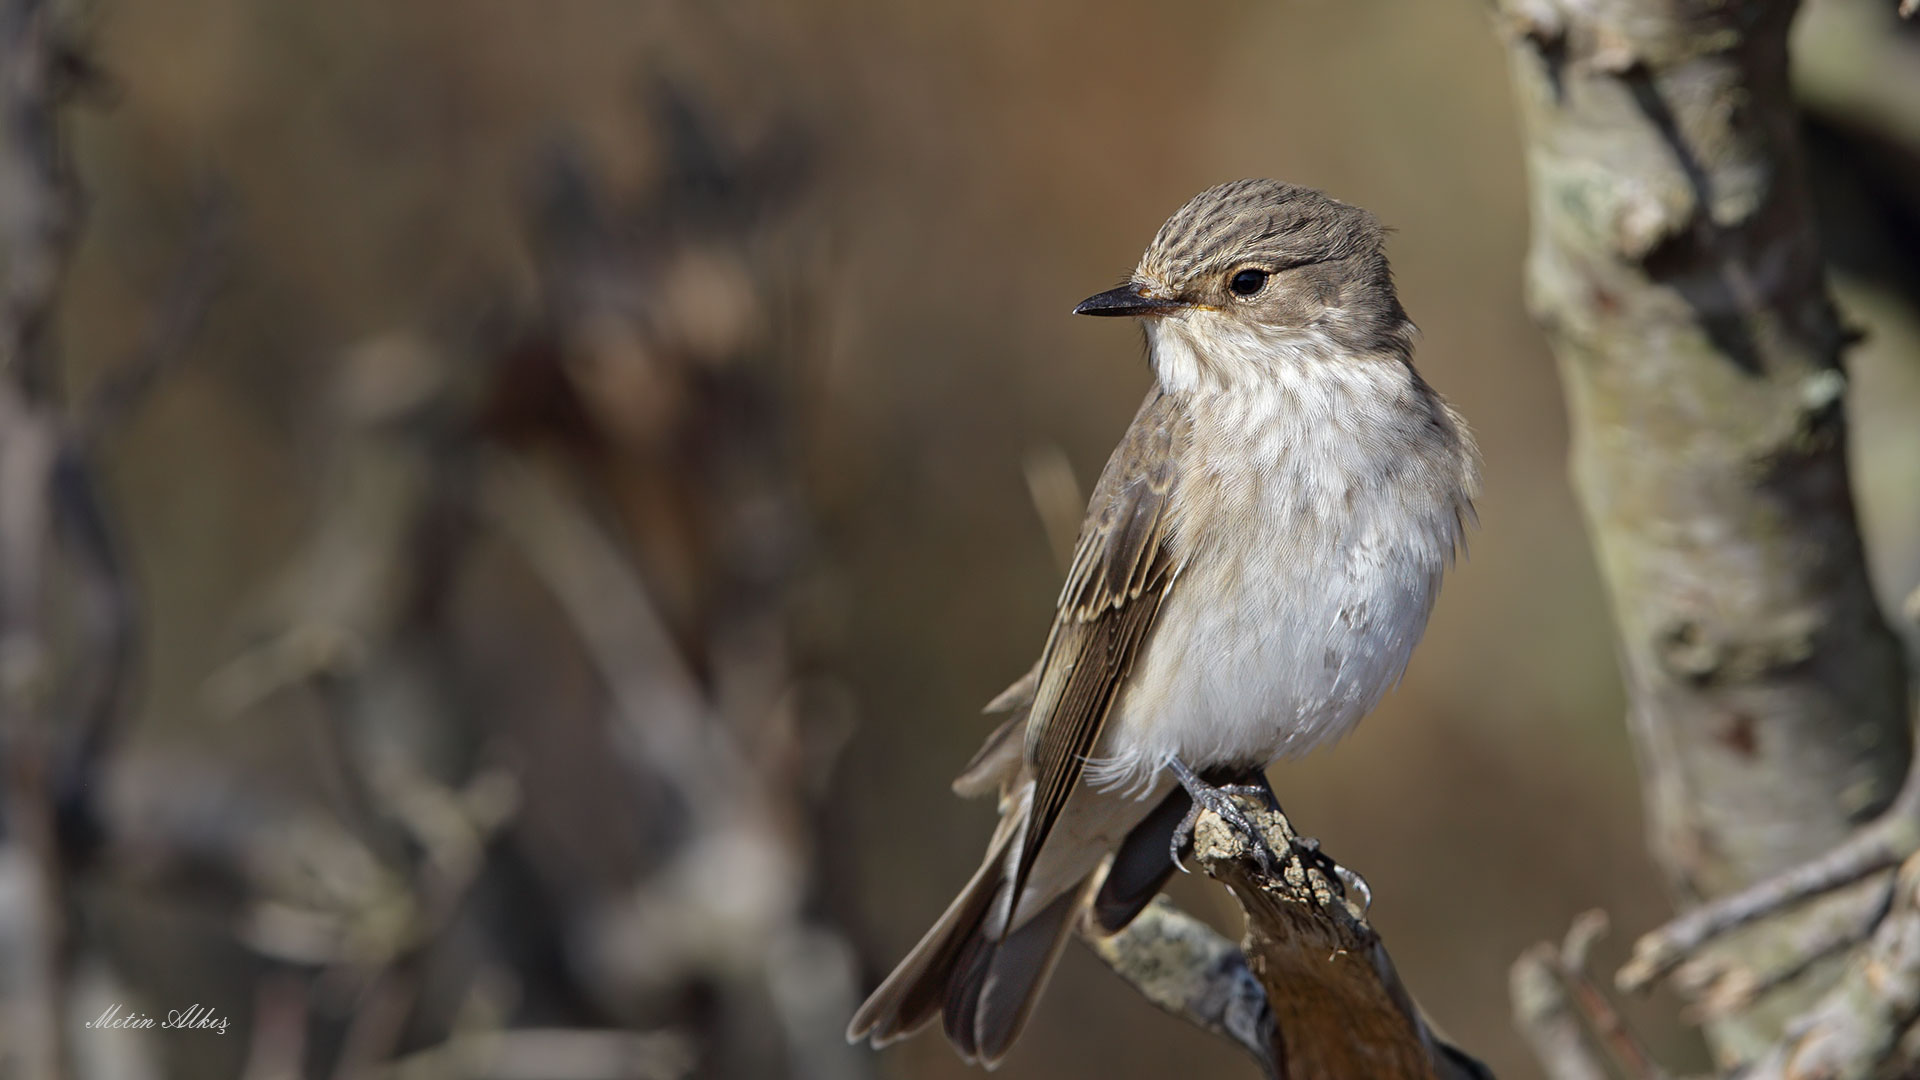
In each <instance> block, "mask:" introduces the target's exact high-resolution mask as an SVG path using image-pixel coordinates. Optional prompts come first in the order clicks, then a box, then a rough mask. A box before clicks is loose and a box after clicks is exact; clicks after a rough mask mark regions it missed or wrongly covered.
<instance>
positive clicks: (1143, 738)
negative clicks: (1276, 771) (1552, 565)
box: [1088, 362, 1461, 790]
mask: <svg viewBox="0 0 1920 1080" xmlns="http://www.w3.org/2000/svg"><path fill="white" fill-rule="evenodd" d="M1419 392H1420V391H1418V390H1416V388H1415V386H1414V384H1413V380H1412V377H1411V374H1410V372H1409V371H1408V370H1407V369H1406V368H1404V367H1403V366H1401V365H1398V364H1397V363H1396V364H1386V363H1383V364H1362V365H1353V364H1328V363H1324V362H1321V363H1307V364H1300V365H1294V364H1288V365H1284V366H1283V369H1282V370H1281V371H1280V373H1279V374H1278V375H1276V376H1274V377H1271V378H1268V379H1264V380H1262V381H1261V382H1260V384H1258V385H1257V386H1253V387H1249V386H1245V385H1242V386H1239V387H1237V388H1234V389H1232V390H1231V391H1227V390H1205V389H1201V390H1193V391H1189V394H1190V395H1191V399H1190V401H1189V404H1190V407H1191V411H1192V415H1193V417H1194V435H1193V444H1192V446H1191V447H1190V448H1189V452H1188V453H1187V454H1185V455H1183V461H1184V463H1185V464H1184V467H1183V470H1182V476H1181V481H1180V485H1179V488H1178V489H1177V490H1176V492H1175V502H1174V513H1175V517H1174V530H1175V531H1174V535H1173V539H1172V542H1173V545H1174V548H1175V551H1176V552H1177V553H1178V555H1179V556H1180V557H1181V559H1182V563H1183V568H1182V569H1181V571H1180V577H1179V578H1178V579H1177V580H1176V582H1175V585H1174V587H1173V589H1172V590H1171V592H1170V594H1169V596H1168V598H1167V600H1166V602H1165V604H1164V606H1163V607H1162V609H1161V612H1160V615H1159V618H1158V620H1157V621H1156V624H1155V627H1154V630H1153V631H1152V634H1151V637H1150V638H1149V639H1148V641H1147V643H1146V645H1145V647H1144V651H1143V653H1142V655H1141V657H1140V658H1139V660H1138V661H1137V662H1136V664H1135V666H1134V669H1133V676H1132V678H1131V679H1130V680H1129V685H1128V688H1127V689H1126V690H1125V691H1124V692H1123V696H1122V697H1121V699H1120V701H1119V702H1118V703H1117V704H1116V709H1115V715H1114V717H1113V718H1112V720H1111V722H1110V723H1109V726H1108V730H1107V735H1106V737H1105V738H1103V739H1102V745H1101V747H1100V749H1099V750H1098V752H1097V757H1096V760H1095V761H1093V762H1092V763H1091V765H1090V768H1089V773H1088V777H1089V780H1090V781H1091V782H1093V783H1095V784H1097V785H1102V786H1106V785H1113V786H1119V787H1125V788H1130V789H1134V790H1144V789H1145V788H1146V786H1147V785H1148V784H1150V783H1151V781H1152V777H1153V776H1154V774H1155V773H1157V772H1158V771H1159V770H1160V769H1161V768H1163V767H1164V766H1165V764H1166V762H1167V760H1168V759H1170V758H1172V757H1176V756H1177V757H1179V758H1180V759H1181V760H1182V761H1184V762H1186V763H1187V764H1188V765H1190V766H1192V767H1194V768H1196V769H1205V768H1207V767H1209V766H1214V765H1228V764H1231V765H1245V766H1264V765H1265V764H1267V763H1269V762H1271V761H1273V760H1275V759H1277V758H1280V757H1284V756H1291V755H1295V754H1300V753H1304V752H1306V751H1308V750H1311V749H1313V748H1314V747H1316V746H1319V745H1322V744H1324V743H1327V742H1330V741H1332V740H1334V739H1337V738H1339V737H1340V736H1342V735H1344V734H1346V733H1347V732H1348V731H1349V730H1351V729H1352V728H1353V726H1354V724H1356V723H1357V722H1358V721H1359V720H1360V718H1361V717H1362V716H1364V715H1365V714H1366V713H1367V712H1368V711H1370V710H1371V709H1372V708H1373V707H1374V705H1376V704H1377V703H1378V702H1379V700H1380V698H1381V696H1382V695H1383V694H1385V693H1386V691H1387V690H1388V689H1389V688H1390V687H1392V686H1393V685H1394V684H1395V683H1396V682H1398V681H1399V678H1400V675H1401V672H1402V671H1404V670H1405V668H1406V664H1407V659H1408V657H1409V656H1410V655H1411V653H1412V651H1413V647H1414V644H1415V643H1416V642H1417V641H1418V640H1419V638H1420V635H1421V632H1422V631H1423V630H1424V629H1425V627H1426V622H1427V615H1428V613H1429V612H1430V611H1431V610H1432V608H1433V601H1434V597H1435V595H1436V593H1437V592H1438V590H1439V585H1440V577H1441V573H1442V571H1443V570H1444V568H1445V566H1446V564H1447V562H1448V561H1449V559H1450V558H1451V555H1452V552H1453V549H1454V545H1455V543H1456V541H1457V539H1458V531H1459V523H1458V502H1457V498H1456V495H1457V493H1458V490H1459V484H1460V476H1461V470H1460V461H1459V456H1458V455H1459V453H1460V449H1459V446H1458V445H1457V444H1449V445H1445V446H1434V445H1432V443H1433V439H1432V434H1433V433H1432V432H1431V431H1430V430H1429V431H1422V430H1421V428H1423V427H1424V426H1425V425H1426V423H1427V421H1426V413H1425V411H1424V410H1422V409H1416V408H1409V406H1408V400H1409V395H1413V394H1416V393H1419ZM1422 436H1424V441H1423V439H1422V438H1421V437H1422Z"/></svg>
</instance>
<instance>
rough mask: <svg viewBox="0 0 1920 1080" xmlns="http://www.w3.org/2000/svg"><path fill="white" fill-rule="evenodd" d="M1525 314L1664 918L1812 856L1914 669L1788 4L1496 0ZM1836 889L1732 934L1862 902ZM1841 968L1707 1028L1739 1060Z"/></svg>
mask: <svg viewBox="0 0 1920 1080" xmlns="http://www.w3.org/2000/svg"><path fill="white" fill-rule="evenodd" d="M1498 6H1499V9H1500V17H1501V18H1502V19H1503V20H1504V21H1505V22H1506V23H1507V28H1508V29H1510V31H1511V32H1510V34H1509V54H1510V60H1511V64H1512V69H1513V73H1514V80H1515V85H1516V91H1517V97H1518V99H1519V108H1520V114H1521V116H1522V119H1523V125H1524V132H1525V137H1526V142H1527V161H1528V170H1529V176H1530V181H1531V187H1532V212H1533V229H1534V238H1533V247H1532V251H1531V254H1530V256H1529V263H1528V274H1527V281H1528V293H1529V304H1530V307H1531V309H1532V311H1533V313H1534V315H1535V317H1536V318H1537V319H1538V320H1539V321H1540V323H1541V325H1542V326H1543V328H1544V329H1545V330H1546V333H1547V336H1548V338H1549V341H1550V342H1551V345H1552V348H1553V351H1554V354H1555V357H1556V358H1557V360H1558V362H1559V367H1560V373H1561V378H1562V382H1563V385H1564V386H1565V390H1566V397H1567V408H1568V413H1569V419H1570V423H1571V427H1572V433H1573V446H1572V473H1573V479H1574V483H1575V487H1576V488H1577V490H1578V494H1579V497H1580V500H1581V503H1582V506H1583V507H1584V510H1585V513H1586V516H1587V523H1588V529H1589V532H1590V534H1591V535H1592V537H1593V542H1594V548H1595V551H1596V553H1597V554H1598V556H1599V560H1600V565H1601V568H1602V571H1603V573H1604V576H1605V578H1606V583H1607V587H1608V589H1609V592H1610V596H1611V600H1612V605H1613V612H1614V618H1615V621H1616V624H1617V626H1618V629H1619V640H1620V656H1621V665H1622V669H1623V671H1624V674H1625V678H1626V681H1627V685H1628V690H1629V694H1630V698H1631V703H1632V704H1631V713H1630V717H1629V726H1630V728H1631V731H1632V735H1633V740H1634V744H1635V747H1636V751H1637V753H1638V756H1639V761H1640V766H1641V770H1642V781H1643V788H1644V792H1645V797H1646V812H1647V819H1648V820H1647V824H1648V829H1649V833H1650V844H1651V847H1652V851H1653V854H1654V857H1655V859H1656V860H1657V861H1658V862H1659V864H1660V865H1661V867H1662V868H1663V870H1664V871H1665V873H1666V875H1667V877H1668V879H1669V883H1670V886H1671V888H1672V891H1673V894H1674V897H1675V899H1676V901H1677V902H1678V903H1679V904H1680V905H1681V906H1683V907H1686V906H1691V905H1694V904H1696V903H1698V902H1700V901H1702V900H1704V899H1708V898H1712V897H1715V896H1720V895H1724V894H1726V893H1728V892H1731V891H1734V890H1737V889H1739V888H1741V887H1742V886H1745V885H1748V884H1750V883H1752V882H1754V881H1756V880H1758V879H1761V878H1763V877H1767V876H1769V875H1771V874H1774V873H1776V872H1779V871H1781V870H1784V869H1786V868H1788V867H1791V866H1794V865H1796V864H1798V863H1800V862H1802V861H1804V860H1806V859H1808V858H1810V857H1812V856H1814V855H1817V854H1819V853H1821V852H1823V851H1826V850H1828V849H1830V848H1831V847H1833V846H1834V845H1835V844H1836V843H1838V842H1839V841H1840V840H1841V839H1842V838H1843V837H1845V836H1846V835H1848V834H1849V833H1850V832H1851V831H1852V830H1854V829H1855V828H1856V827H1857V826H1859V825H1860V824H1861V823H1863V822H1864V821H1866V820H1868V819H1869V818H1871V817H1872V816H1873V815H1874V814H1875V813H1876V812H1878V811H1879V810H1880V809H1882V808H1883V807H1884V806H1886V804H1887V803H1888V801H1889V800H1890V799H1891V798H1892V796H1893V795H1894V793H1895V791H1896V790H1897V788H1898V787H1899V785H1900V782H1901V779H1902V777H1903V776H1904V775H1905V773H1906V770H1907V762H1908V757H1909V754H1910V749H1911V738H1910V735H1909V730H1908V726H1907V720H1906V711H1905V701H1906V687H1907V682H1906V672H1905V670H1904V664H1903V659H1902V656H1901V651H1900V648H1899V645H1898V643H1897V642H1896V640H1895V638H1894V636H1893V635H1892V634H1891V633H1890V632H1889V630H1888V628H1887V626H1886V624H1885V622H1884V621H1883V619H1882V617H1881V614H1880V612H1879V610H1878V609H1877V607H1876V606H1875V602H1874V598H1873V594H1872V591H1871V589H1870V587H1869V583H1868V579H1867V571H1866V564H1865V561H1864V558H1863V553H1862V549H1861V542H1860V537H1859V533H1858V530H1857V528H1856V524H1855V517H1854V507H1853V499H1852V493H1851V491H1850V489H1849V486H1848V476H1847V451H1846V431H1847V427H1846V419H1845V411H1844V407H1843V399H1844V396H1845V391H1846V387H1847V380H1846V374H1845V371H1844V370H1843V368H1842V366H1841V362H1840V360H1841V352H1842V349H1843V347H1844V345H1845V341H1846V335H1845V333H1844V332H1843V330H1842V328H1841V326H1840V323H1839V320H1838V318H1837V316H1836V314H1835V311H1834V308H1833V305H1832V303H1831V301H1830V300H1829V298H1828V294H1827V291H1826V286H1825V281H1824V276H1823V266H1822V260H1821V251H1820V245H1819V241H1818V237H1817V236H1816V234H1815V230H1814V226H1813V220H1812V216H1811V210H1810V207H1809V205H1808V199H1807V193H1806V190H1805V184H1804V182H1803V173H1804V169H1803V161H1802V155H1801V147H1800V145H1799V141H1798V134H1797V128H1796V120H1795V112H1794V109H1793V106H1792V102H1791V101H1790V99H1789V97H1788V89H1787V31H1788V27H1789V24H1790V22H1791V20H1792V16H1793V14H1794V10H1795V8H1796V6H1797V5H1796V3H1795V0H1738V2H1727V0H1588V2H1583V3H1579V4H1574V3H1571V2H1568V0H1499V5H1498ZM1860 903H1861V900H1860V897H1859V894H1858V892H1857V891H1856V892H1843V893H1839V894H1836V895H1834V896H1831V897H1829V898H1827V899H1826V900H1823V901H1822V902H1821V903H1819V904H1815V905H1810V906H1809V907H1807V908H1806V909H1803V910H1801V911H1799V912H1796V913H1794V914H1792V915H1790V916H1788V917H1785V918H1781V919H1776V920H1773V921H1771V922H1769V923H1768V924H1765V925H1764V926H1761V927H1758V928H1755V929H1753V930H1750V931H1748V932H1746V933H1744V934H1742V935H1740V936H1739V937H1737V938H1735V939H1732V940H1730V941H1729V942H1728V943H1727V944H1726V945H1725V946H1724V947H1727V948H1736V949H1741V950H1744V951H1746V953H1747V955H1748V957H1749V959H1751V958H1752V957H1754V956H1757V955H1764V953H1765V952H1766V951H1767V950H1768V949H1769V948H1770V945H1769V943H1770V942H1772V943H1778V942H1781V941H1784V940H1786V939H1787V938H1788V937H1791V936H1793V934H1794V932H1795V929H1796V927H1798V928H1799V929H1800V931H1801V932H1802V933H1804V932H1805V931H1806V927H1807V926H1808V925H1810V924H1811V922H1813V921H1816V920H1821V919H1826V918H1832V917H1833V911H1834V908H1835V907H1836V906H1840V907H1846V906H1849V905H1852V906H1854V907H1857V906H1858V905H1859V904H1860ZM1837 972H1838V969H1837V967H1835V968H1834V969H1833V970H1832V971H1829V972H1814V973H1811V974H1810V975H1809V976H1808V977H1806V978H1803V979H1802V980H1800V981H1799V982H1797V983H1796V984H1794V985H1793V986H1792V987H1791V988H1790V989H1788V990H1786V991H1783V992H1781V993H1779V994H1776V995H1774V997H1773V998H1771V999H1769V1000H1768V1002H1767V1003H1766V1004H1765V1007H1762V1008H1758V1009H1754V1010H1751V1011H1749V1012H1746V1013H1743V1014H1741V1015H1739V1016H1737V1017H1734V1018H1730V1019H1725V1020H1720V1021H1717V1022H1715V1023H1713V1024H1712V1025H1710V1027H1709V1037H1710V1039H1711V1040H1712V1042H1713V1043H1714V1045H1715V1049H1716V1051H1717V1056H1718V1057H1719V1058H1720V1059H1721V1060H1722V1062H1723V1063H1728V1062H1732V1061H1746V1060H1752V1059H1754V1058H1756V1057H1758V1056H1759V1055H1760V1054H1761V1052H1762V1051H1763V1050H1764V1049H1765V1048H1766V1047H1767V1046H1769V1045H1771V1044H1773V1043H1775V1042H1776V1041H1778V1039H1779V1038H1780V1035H1781V1027H1780V1025H1781V1023H1782V1022H1783V1020H1784V1018H1786V1017H1788V1016H1791V1015H1793V1014H1795V1013H1797V1012H1800V1011H1802V1010H1804V1009H1805V1007H1806V1006H1807V1005H1808V1004H1809V1003H1810V1002H1812V1001H1813V1000H1815V999H1816V998H1817V997H1818V996H1819V995H1820V993H1821V992H1822V991H1823V990H1824V989H1826V988H1827V987H1828V986H1830V985H1831V983H1832V981H1833V978H1834V976H1835V975H1836V974H1837Z"/></svg>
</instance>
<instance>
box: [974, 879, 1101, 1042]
mask: <svg viewBox="0 0 1920 1080" xmlns="http://www.w3.org/2000/svg"><path fill="white" fill-rule="evenodd" d="M1085 892H1086V889H1085V887H1084V886H1083V887H1081V888H1078V889H1070V890H1068V891H1067V892H1064V893H1062V894H1060V895H1059V896H1058V897H1056V898H1055V899H1054V901H1053V903H1051V904H1048V905H1047V906H1046V907H1045V908H1044V909H1042V910H1041V912H1040V913H1039V914H1038V915H1035V916H1034V917H1033V918H1032V919H1029V920H1028V921H1027V922H1026V923H1025V924H1023V925H1022V926H1021V927H1020V928H1019V929H1018V930H1015V931H1014V932H1013V933H1011V934H1008V935H1007V937H1006V940H1004V941H1001V942H999V943H998V945H996V946H995V947H994V948H993V949H992V950H990V951H989V952H988V953H987V954H985V955H984V956H982V957H981V959H980V961H978V962H979V963H980V967H981V975H980V976H979V977H978V978H977V979H975V978H972V977H969V979H968V982H969V983H970V984H973V985H977V986H978V987H979V990H978V992H977V993H974V994H971V995H968V996H965V997H960V998H954V997H949V998H948V999H947V1018H946V1019H947V1031H948V1032H952V1031H953V1030H954V1029H955V1028H956V1027H959V1028H961V1029H962V1030H966V1029H971V1030H972V1035H973V1037H972V1039H971V1040H969V1045H967V1046H966V1047H964V1048H963V1050H964V1051H965V1054H966V1057H967V1060H968V1061H978V1062H980V1063H981V1064H983V1065H985V1066H987V1067H988V1068H992V1067H994V1066H995V1065H998V1064H1000V1061H1001V1059H1002V1058H1004V1057H1006V1056H1007V1051H1008V1050H1010V1049H1012V1047H1013V1040H1015V1039H1017V1038H1019V1036H1020V1031H1021V1029H1023V1028H1025V1027H1026V1026H1027V1017H1029V1016H1031V1015H1033V1006H1034V1003H1035V1002H1037V1001H1039V999H1040V988H1041V987H1043V986H1045V985H1046V984H1047V977H1048V976H1050V975H1052V974H1053V968H1054V965H1055V964H1057V963H1059V961H1060V951H1061V949H1063V948H1065V946H1066V943H1067V936H1068V932H1069V931H1070V930H1071V929H1072V928H1073V920H1074V916H1076V915H1077V914H1079V912H1080V905H1081V903H1082V901H1083V900H1084V899H1085V895H1084V894H1085ZM957 1043H958V1040H956V1044H957Z"/></svg>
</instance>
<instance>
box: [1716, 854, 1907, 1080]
mask: <svg viewBox="0 0 1920 1080" xmlns="http://www.w3.org/2000/svg"><path fill="white" fill-rule="evenodd" d="M1917 1020H1920V856H1917V857H1915V858H1911V859H1908V860H1907V863H1906V865H1905V866H1903V867H1902V868H1901V870H1900V876H1899V881H1898V884H1897V886H1896V888H1895V890H1894V900H1893V909H1892V910H1891V911H1890V912H1889V913H1888V915H1887V917H1886V918H1885V919H1883V920H1881V922H1880V925H1879V927H1878V928H1877V929H1876V930H1875V931H1874V933H1873V938H1872V939H1871V940H1870V941H1869V942H1868V943H1867V946H1866V949H1865V951H1864V952H1863V953H1862V954H1861V955H1860V957H1859V958H1858V959H1857V960H1856V961H1855V962H1854V963H1853V964H1851V965H1849V966H1848V968H1847V970H1846V975H1845V976H1844V977H1843V978H1842V979H1841V980H1840V982H1839V984H1838V985H1837V986H1835V987H1834V988H1833V991H1832V992H1831V993H1829V994H1828V995H1827V997H1826V998H1825V1000H1823V1001H1821V1002H1820V1004H1819V1005H1818V1006H1816V1007H1815V1008H1813V1009H1810V1010H1808V1011H1807V1012H1806V1013H1805V1014H1803V1015H1802V1016H1800V1017H1799V1018H1797V1019H1796V1020H1795V1021H1794V1025H1793V1029H1792V1030H1791V1031H1790V1032H1789V1033H1788V1036H1787V1038H1785V1039H1784V1040H1782V1042H1781V1043H1780V1045H1779V1046H1777V1047H1775V1048H1773V1049H1772V1050H1771V1051H1769V1052H1768V1053H1767V1054H1766V1056H1764V1057H1763V1058H1761V1059H1760V1060H1759V1061H1758V1062H1756V1063H1755V1064H1754V1066H1753V1067H1752V1068H1751V1069H1749V1070H1747V1071H1746V1072H1744V1073H1742V1074H1741V1080H1798V1078H1801V1077H1820V1078H1822V1080H1870V1078H1872V1077H1875V1076H1880V1075H1885V1074H1886V1072H1887V1069H1888V1067H1889V1065H1893V1066H1894V1067H1896V1068H1898V1069H1899V1075H1902V1076H1911V1075H1913V1073H1912V1055H1911V1053H1910V1051H1909V1052H1905V1053H1903V1052H1902V1047H1901V1041H1902V1039H1903V1038H1904V1037H1905V1036H1907V1035H1908V1033H1909V1031H1910V1029H1911V1028H1912V1027H1913V1025H1914V1023H1915V1021H1917Z"/></svg>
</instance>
